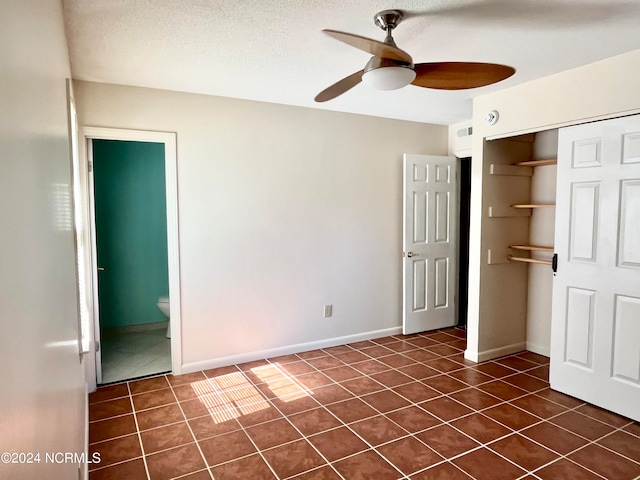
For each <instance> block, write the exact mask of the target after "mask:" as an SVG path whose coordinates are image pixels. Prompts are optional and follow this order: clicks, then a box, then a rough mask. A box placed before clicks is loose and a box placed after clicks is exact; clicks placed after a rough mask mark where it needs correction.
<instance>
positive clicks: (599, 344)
mask: <svg viewBox="0 0 640 480" xmlns="http://www.w3.org/2000/svg"><path fill="white" fill-rule="evenodd" d="M557 182H558V186H557V200H556V202H557V206H556V239H555V249H556V252H557V253H558V271H557V273H556V276H555V277H554V284H553V314H552V326H551V374H550V381H551V388H553V389H555V390H559V391H561V392H564V393H567V394H569V395H572V396H575V397H578V398H580V399H582V400H585V401H588V402H590V403H593V404H595V405H598V406H600V407H603V408H605V409H607V410H611V411H613V412H617V413H619V414H621V415H624V416H626V417H630V418H633V419H635V420H640V116H633V117H624V118H619V119H614V120H608V121H602V122H597V123H591V124H585V125H579V126H575V127H570V128H565V129H561V130H560V134H559V146H558V180H557Z"/></svg>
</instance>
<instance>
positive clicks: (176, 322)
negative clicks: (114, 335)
mask: <svg viewBox="0 0 640 480" xmlns="http://www.w3.org/2000/svg"><path fill="white" fill-rule="evenodd" d="M90 140H123V141H134V142H154V143H163V144H164V168H165V184H166V199H167V256H168V264H169V297H170V299H171V304H170V312H169V313H170V317H171V368H172V372H173V374H174V375H179V374H180V373H182V349H181V345H182V341H181V333H182V328H181V324H182V322H181V316H180V312H181V307H180V306H181V296H180V249H179V247H180V243H179V230H178V163H177V142H176V134H175V133H173V132H154V131H147V130H126V129H119V128H104V127H82V128H81V129H80V142H79V144H80V145H79V148H80V159H81V162H80V168H81V178H82V181H83V183H84V185H83V191H84V195H85V199H84V200H85V201H84V202H83V204H84V205H85V208H86V210H87V211H86V212H85V219H86V220H87V223H86V225H87V227H86V228H85V232H83V233H84V235H85V241H86V245H91V246H92V248H91V249H92V253H91V255H92V259H91V261H88V262H87V270H88V272H87V275H88V276H89V277H90V278H88V280H89V281H90V283H88V284H89V285H92V286H93V294H94V295H96V294H97V293H96V292H97V278H98V277H97V273H98V272H97V265H96V262H95V260H94V259H95V242H94V239H93V238H92V236H91V231H90V230H91V225H93V224H92V223H88V222H90V221H92V220H93V219H92V218H91V217H92V214H91V212H90V211H89V208H88V206H89V205H90V202H89V188H90V182H89V169H88V162H89V159H90V157H91V152H89V149H88V145H89V142H90ZM92 298H93V297H92ZM91 304H92V308H93V310H91V314H92V315H93V318H94V319H96V318H97V317H96V314H95V311H94V310H95V308H96V306H97V304H96V302H93V301H92V302H91ZM92 324H93V325H92V327H93V329H94V331H93V332H92V334H93V335H92V336H93V338H97V337H98V335H99V332H96V325H95V321H94V322H92ZM95 353H96V352H95V344H92V345H91V354H90V357H95ZM93 367H94V368H95V365H94V366H93ZM88 377H89V378H91V375H88ZM93 377H94V378H95V377H96V373H95V371H94V374H93ZM96 381H97V378H96ZM91 387H93V389H95V385H89V390H90V391H91V390H92V388H91Z"/></svg>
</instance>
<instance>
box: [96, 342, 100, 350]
mask: <svg viewBox="0 0 640 480" xmlns="http://www.w3.org/2000/svg"><path fill="white" fill-rule="evenodd" d="M99 351H100V342H99V341H97V340H96V352H99Z"/></svg>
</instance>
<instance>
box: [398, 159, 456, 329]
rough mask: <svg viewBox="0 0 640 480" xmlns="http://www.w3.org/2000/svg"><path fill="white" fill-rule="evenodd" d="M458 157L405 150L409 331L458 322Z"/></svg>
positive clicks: (405, 325)
mask: <svg viewBox="0 0 640 480" xmlns="http://www.w3.org/2000/svg"><path fill="white" fill-rule="evenodd" d="M457 162H458V161H457V159H456V158H455V157H436V156H430V155H407V154H405V155H404V228H403V249H404V252H403V298H404V300H403V315H402V331H403V333H404V334H405V335H407V334H410V333H417V332H423V331H425V330H434V329H436V328H442V327H449V326H452V325H455V323H456V305H455V298H456V288H457V276H458V270H457V258H458V250H457V247H458V223H457V220H458V169H457Z"/></svg>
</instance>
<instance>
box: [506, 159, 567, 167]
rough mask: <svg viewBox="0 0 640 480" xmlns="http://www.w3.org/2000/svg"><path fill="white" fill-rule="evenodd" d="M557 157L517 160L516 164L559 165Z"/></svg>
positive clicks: (531, 165) (535, 165) (530, 165)
mask: <svg viewBox="0 0 640 480" xmlns="http://www.w3.org/2000/svg"><path fill="white" fill-rule="evenodd" d="M557 164H558V159H557V158H548V159H546V160H527V161H526V162H517V163H514V165H516V166H518V167H542V166H544V165H557Z"/></svg>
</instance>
